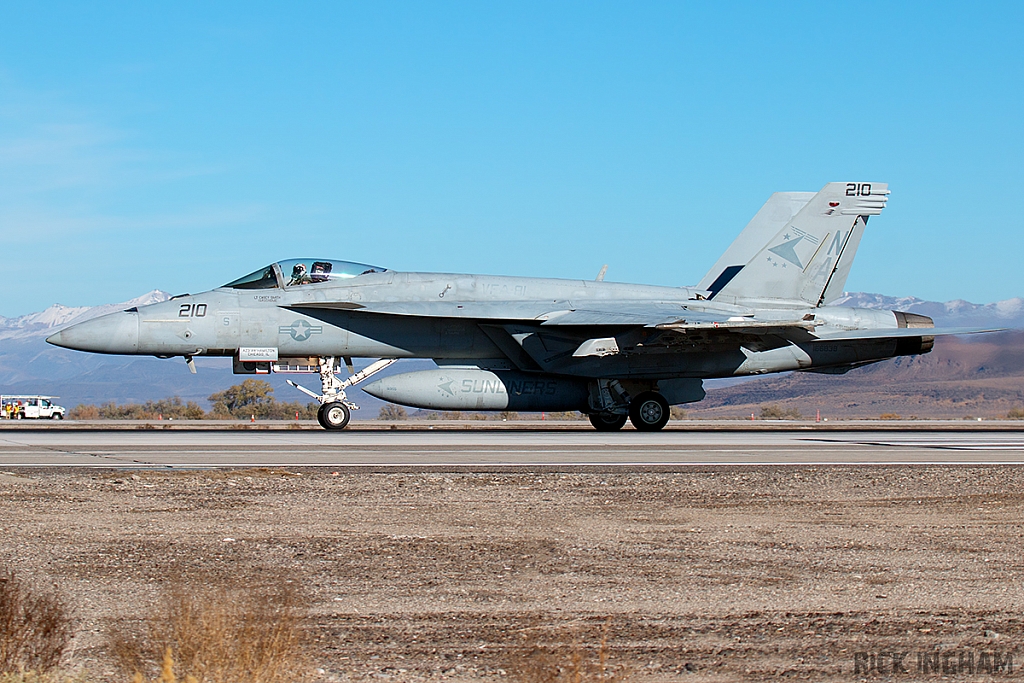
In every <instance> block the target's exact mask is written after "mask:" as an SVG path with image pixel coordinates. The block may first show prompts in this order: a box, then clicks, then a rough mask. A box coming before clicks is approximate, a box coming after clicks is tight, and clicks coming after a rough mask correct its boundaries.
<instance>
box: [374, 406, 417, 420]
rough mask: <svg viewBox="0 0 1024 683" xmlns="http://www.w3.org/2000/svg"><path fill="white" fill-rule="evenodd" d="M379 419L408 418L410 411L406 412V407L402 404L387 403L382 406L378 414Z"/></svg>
mask: <svg viewBox="0 0 1024 683" xmlns="http://www.w3.org/2000/svg"><path fill="white" fill-rule="evenodd" d="M377 419H378V420H408V419H409V413H407V412H405V408H403V407H402V406H396V405H395V404H394V403H387V404H385V405H383V406H381V409H380V413H379V414H378V415H377Z"/></svg>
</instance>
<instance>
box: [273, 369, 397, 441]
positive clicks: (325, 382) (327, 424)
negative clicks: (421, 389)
mask: <svg viewBox="0 0 1024 683" xmlns="http://www.w3.org/2000/svg"><path fill="white" fill-rule="evenodd" d="M317 360H318V365H319V367H320V387H321V389H320V393H319V394H317V393H315V392H313V391H310V390H309V389H307V388H305V387H303V386H301V385H298V384H296V383H295V382H293V381H291V380H287V382H288V384H291V385H292V386H293V387H295V388H296V389H298V390H299V391H301V392H302V393H304V394H306V395H307V396H310V397H312V398H315V399H316V400H317V401H319V402H320V409H319V410H317V411H316V419H317V422H319V423H320V426H321V427H323V428H324V429H344V428H345V427H347V426H348V422H349V420H350V419H352V411H353V410H359V406H357V405H356V404H355V403H352V401H349V400H348V398H347V397H346V396H345V389H348V388H349V387H350V386H353V385H355V384H358V383H359V382H362V381H363V380H364V379H367V378H369V377H370V376H371V375H375V374H377V373H378V372H380V371H381V370H383V369H384V368H386V367H388V366H389V365H391V364H392V363H394V362H395V361H396V360H398V359H397V358H382V359H380V360H379V361H376V362H374V363H370V364H369V365H367V366H366V367H365V368H363V369H362V370H360V371H359V372H355V373H353V374H351V375H350V376H349V377H347V378H345V379H338V376H337V375H335V374H334V373H335V372H336V371H337V370H338V369H339V368H338V366H337V364H336V359H335V357H334V356H326V357H322V358H319V359H317ZM346 360H348V359H346ZM349 367H350V369H351V361H349Z"/></svg>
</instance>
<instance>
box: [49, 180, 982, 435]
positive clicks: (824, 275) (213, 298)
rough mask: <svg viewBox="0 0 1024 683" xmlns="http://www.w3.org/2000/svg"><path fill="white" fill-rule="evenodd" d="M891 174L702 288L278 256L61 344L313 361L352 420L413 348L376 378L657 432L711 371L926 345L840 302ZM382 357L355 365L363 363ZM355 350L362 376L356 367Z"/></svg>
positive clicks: (341, 420) (769, 237) (772, 224)
mask: <svg viewBox="0 0 1024 683" xmlns="http://www.w3.org/2000/svg"><path fill="white" fill-rule="evenodd" d="M888 195H889V190H888V187H887V185H886V184H885V183H829V184H828V185H826V186H825V187H824V188H823V189H822V190H821V191H820V192H818V193H811V192H789V193H777V194H774V195H772V196H771V198H770V199H769V200H768V202H767V203H766V204H765V205H764V207H762V208H761V210H760V211H759V212H758V213H757V215H755V216H754V218H753V220H751V221H750V223H749V224H748V225H747V227H746V229H744V230H743V232H742V233H741V234H740V236H739V237H738V238H737V239H736V241H735V242H733V244H732V246H730V247H729V249H728V250H727V251H726V252H725V254H723V255H722V257H721V258H720V259H719V260H718V263H716V264H715V265H714V267H712V268H711V270H710V271H708V273H707V275H705V276H704V278H703V279H702V280H701V281H700V282H699V283H698V284H697V285H696V286H693V287H655V286H643V285H633V284H620V283H614V282H604V281H603V275H604V271H603V270H602V273H601V275H599V276H598V279H597V280H594V281H582V280H558V279H538V278H521V277H491V276H484V275H455V274H447V273H404V272H397V271H394V270H389V269H387V268H378V267H376V266H368V265H364V264H358V263H350V262H347V261H336V260H332V259H326V258H309V259H291V260H287V261H281V262H279V263H273V264H271V265H269V266H266V267H265V268H261V269H259V270H257V271H256V272H254V273H251V274H249V275H246V276H245V277H241V278H238V279H237V280H234V281H232V282H229V283H228V284H226V285H224V286H223V287H218V288H216V289H214V290H211V291H209V292H204V293H202V294H197V295H184V296H180V297H175V298H174V299H172V300H169V301H165V302H162V303H158V304H152V305H149V306H139V307H138V308H130V309H128V310H126V311H123V312H121V313H114V314H111V315H107V316H104V317H101V318H96V319H94V320H90V321H88V322H84V323H81V324H78V325H73V326H71V327H69V328H67V329H65V330H62V331H60V332H58V333H56V334H54V335H53V336H51V337H50V338H49V339H48V340H47V341H49V342H50V343H52V344H56V345H58V346H64V347H67V348H71V349H78V350H81V351H90V352H94V353H114V354H147V355H155V356H159V357H161V358H169V357H172V356H183V357H184V358H185V359H186V360H187V362H188V364H189V367H190V368H191V369H192V370H193V372H194V371H195V366H194V364H193V363H192V359H193V358H194V357H195V356H228V357H232V358H233V359H234V369H235V372H236V373H253V372H282V371H307V372H316V373H319V376H320V383H321V387H320V392H319V393H317V392H314V391H310V390H309V389H306V388H304V387H301V386H299V385H298V384H296V383H294V382H291V384H292V385H293V386H295V387H296V388H298V389H300V390H302V391H304V392H306V393H307V394H309V395H310V396H312V397H314V398H315V399H316V400H318V401H319V402H320V404H321V407H320V411H319V419H320V423H321V424H322V425H323V426H324V427H325V428H327V429H342V428H344V427H345V426H346V425H347V424H348V421H349V416H350V410H351V409H354V408H356V407H357V406H355V405H354V404H353V403H351V402H350V401H349V400H348V399H347V397H346V395H345V390H346V389H347V388H348V387H350V386H352V385H354V384H356V383H358V382H362V381H364V380H367V379H368V378H370V377H371V376H372V375H374V374H375V373H377V372H379V371H380V370H382V369H383V368H385V367H387V366H388V365H389V364H391V363H392V362H394V361H395V360H397V359H401V358H429V359H433V360H434V361H435V362H436V363H437V366H438V367H437V369H436V370H425V371H419V372H408V373H404V374H397V375H392V376H389V377H385V378H384V379H379V380H377V381H375V382H373V383H370V384H368V385H366V386H364V387H363V389H364V390H365V391H366V392H367V393H369V394H371V395H373V396H376V397H379V398H381V399H384V400H387V401H391V402H394V403H400V404H403V405H407V406H412V407H417V408H431V409H439V410H519V411H563V410H579V411H582V412H584V413H586V414H587V415H589V416H590V421H591V422H592V423H593V425H594V427H596V428H597V429H599V430H605V431H607V430H616V429H619V428H621V427H622V426H623V425H624V424H625V423H626V420H627V419H628V420H629V421H630V422H632V424H633V426H634V427H636V429H639V430H645V431H651V430H658V429H661V428H662V427H664V426H665V423H666V422H667V421H668V418H669V406H672V405H676V404H682V403H689V402H693V401H699V400H701V399H702V398H703V397H704V389H703V386H702V380H704V379H707V378H713V377H736V376H741V375H759V374H765V373H770V372H783V371H790V370H798V371H804V372H821V373H829V374H840V373H844V372H846V371H848V370H850V369H851V368H855V367H858V366H861V365H866V364H868V363H875V362H877V361H880V360H884V359H886V358H892V357H893V356H903V355H912V354H919V353H927V352H928V351H929V350H930V349H931V348H932V344H933V341H934V338H935V336H936V335H940V334H962V333H966V332H974V331H980V330H963V329H944V330H943V329H935V328H934V325H933V323H932V320H931V319H930V318H927V317H925V316H922V315H914V314H912V313H901V312H899V311H880V310H869V309H857V308H845V307H838V306H830V305H829V302H831V301H834V300H835V299H837V298H838V297H839V296H840V295H841V294H842V292H843V286H844V285H845V283H846V279H847V276H848V275H849V273H850V266H851V265H852V264H853V257H854V255H855V254H856V251H857V247H858V245H859V244H860V240H861V237H862V236H863V234H864V229H865V225H866V224H867V221H868V218H869V217H870V216H875V215H878V214H879V213H881V211H882V209H883V208H884V207H885V202H886V199H887V197H888ZM355 357H364V358H376V359H380V360H377V361H376V362H374V363H372V364H370V365H369V366H368V367H367V368H366V369H364V370H362V371H360V372H357V373H352V362H351V359H352V358H355ZM342 360H344V361H345V363H344V364H345V365H346V366H347V367H348V368H349V375H348V376H347V377H345V378H344V379H341V378H339V373H340V372H341V367H342V362H341V361H342Z"/></svg>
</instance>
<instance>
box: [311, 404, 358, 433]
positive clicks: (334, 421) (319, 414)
mask: <svg viewBox="0 0 1024 683" xmlns="http://www.w3.org/2000/svg"><path fill="white" fill-rule="evenodd" d="M316 419H317V422H319V423H320V426H321V427H323V428H324V429H344V428H345V427H347V426H348V421H349V420H350V419H352V411H351V410H349V409H348V406H347V405H345V404H344V403H340V402H337V401H334V402H331V403H325V404H323V405H322V406H320V409H319V410H317V411H316Z"/></svg>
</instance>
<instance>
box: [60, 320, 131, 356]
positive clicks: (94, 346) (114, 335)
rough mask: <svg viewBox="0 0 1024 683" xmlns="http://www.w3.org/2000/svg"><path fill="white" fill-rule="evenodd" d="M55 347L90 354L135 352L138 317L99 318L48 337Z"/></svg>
mask: <svg viewBox="0 0 1024 683" xmlns="http://www.w3.org/2000/svg"><path fill="white" fill-rule="evenodd" d="M46 341H47V342H48V343H50V344H53V345H54V346H63V347H64V348H65V349H74V350H76V351H90V352H92V353H125V354H131V353H138V350H139V314H138V313H128V312H126V311H122V312H120V313H111V314H109V315H102V316H100V317H99V318H93V319H92V320H86V321H85V322H83V323H78V324H77V325H72V326H71V327H67V328H65V329H63V330H61V331H60V332H57V333H56V334H51V335H50V336H49V337H47V338H46Z"/></svg>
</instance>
